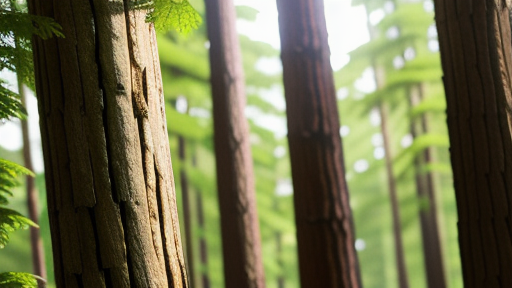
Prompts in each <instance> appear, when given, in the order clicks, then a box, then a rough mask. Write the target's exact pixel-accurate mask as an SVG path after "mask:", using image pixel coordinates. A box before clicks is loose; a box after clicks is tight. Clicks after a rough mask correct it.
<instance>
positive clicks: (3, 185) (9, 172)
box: [0, 159, 37, 248]
mask: <svg viewBox="0 0 512 288" xmlns="http://www.w3.org/2000/svg"><path fill="white" fill-rule="evenodd" d="M20 175H31V176H33V173H32V172H31V171H29V170H27V169H25V168H24V167H22V166H19V165H17V164H15V163H12V162H9V161H7V160H4V159H0V205H7V204H8V200H7V196H12V192H11V191H10V190H11V189H12V188H13V187H16V186H18V185H19V181H18V176H20ZM29 226H37V225H36V224H35V223H34V222H32V221H30V219H28V218H26V217H24V216H22V215H21V214H20V213H18V212H16V211H14V210H11V209H7V208H4V207H1V206H0V248H3V247H5V245H6V244H7V242H8V241H9V235H8V233H9V232H12V231H15V230H18V229H26V228H28V227H29Z"/></svg>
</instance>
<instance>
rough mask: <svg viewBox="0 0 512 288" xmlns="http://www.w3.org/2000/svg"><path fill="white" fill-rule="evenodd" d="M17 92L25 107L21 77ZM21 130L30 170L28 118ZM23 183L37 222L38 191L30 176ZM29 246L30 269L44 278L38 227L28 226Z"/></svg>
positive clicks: (31, 212) (31, 169) (25, 162)
mask: <svg viewBox="0 0 512 288" xmlns="http://www.w3.org/2000/svg"><path fill="white" fill-rule="evenodd" d="M18 93H19V95H20V97H21V103H22V104H23V106H24V107H27V101H26V95H25V89H24V85H23V82H22V79H21V77H18ZM21 132H22V136H23V161H24V166H25V168H27V169H29V170H30V171H34V165H33V164H32V153H31V150H30V149H31V148H30V147H31V145H30V136H29V126H28V120H27V119H25V120H22V121H21ZM25 179H26V181H25V184H26V186H27V206H28V215H29V218H30V220H32V221H33V222H34V223H36V224H38V223H39V211H38V208H37V206H38V205H37V204H38V203H39V200H38V193H37V189H36V183H35V179H34V177H32V176H27V177H25ZM30 247H31V250H32V267H33V268H32V271H33V272H34V274H35V275H39V276H41V277H42V278H44V279H47V277H46V265H45V263H44V249H43V241H42V239H41V235H40V231H39V228H36V227H30ZM38 286H39V287H44V284H43V283H42V282H38Z"/></svg>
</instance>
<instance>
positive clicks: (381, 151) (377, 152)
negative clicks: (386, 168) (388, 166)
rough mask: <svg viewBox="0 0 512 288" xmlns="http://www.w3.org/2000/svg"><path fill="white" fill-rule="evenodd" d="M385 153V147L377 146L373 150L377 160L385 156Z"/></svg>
mask: <svg viewBox="0 0 512 288" xmlns="http://www.w3.org/2000/svg"><path fill="white" fill-rule="evenodd" d="M385 155H386V151H385V150H384V147H377V148H375V149H374V150H373V157H374V158H375V159H377V160H380V159H382V158H384V156H385Z"/></svg>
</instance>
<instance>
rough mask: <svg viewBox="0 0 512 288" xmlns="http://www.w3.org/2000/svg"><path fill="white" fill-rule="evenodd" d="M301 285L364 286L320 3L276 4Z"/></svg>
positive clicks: (303, 0) (314, 0) (315, 0)
mask: <svg viewBox="0 0 512 288" xmlns="http://www.w3.org/2000/svg"><path fill="white" fill-rule="evenodd" d="M277 8H278V11H279V28H280V35H281V36H280V37H281V51H282V52H281V59H282V62H283V78H284V79H283V80H284V88H285V95H286V105H287V111H286V114H287V118H288V143H289V148H290V159H291V168H292V179H293V187H294V205H295V222H296V227H297V244H298V258H299V271H300V281H301V286H302V287H303V288H309V287H360V286H361V283H360V273H359V267H358V260H357V254H356V251H355V248H354V242H355V239H354V238H355V236H354V232H353V230H354V229H353V220H352V213H351V210H350V206H349V195H348V189H347V183H346V181H345V177H344V173H345V169H344V163H343V151H342V148H341V137H340V134H339V129H340V124H339V118H338V109H337V102H336V95H335V89H334V80H333V76H332V68H331V65H330V59H329V56H330V52H329V46H328V44H327V30H326V26H325V16H324V6H323V1H320V0H278V1H277Z"/></svg>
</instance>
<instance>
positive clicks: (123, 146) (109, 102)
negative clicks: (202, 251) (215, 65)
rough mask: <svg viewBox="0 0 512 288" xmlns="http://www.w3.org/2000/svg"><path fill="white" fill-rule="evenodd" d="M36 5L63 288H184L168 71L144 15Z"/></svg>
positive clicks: (67, 2)
mask: <svg viewBox="0 0 512 288" xmlns="http://www.w3.org/2000/svg"><path fill="white" fill-rule="evenodd" d="M128 3H129V2H128V1H126V2H123V1H121V0H114V1H106V0H91V1H83V0H80V1H75V0H64V1H33V0H32V1H29V11H30V13H31V14H35V15H43V16H49V17H54V18H55V19H56V21H57V22H58V23H60V24H61V25H62V27H63V32H64V35H65V37H66V38H63V39H62V38H61V39H58V40H57V39H50V40H46V41H43V40H41V39H34V41H33V50H34V58H35V72H36V87H37V94H38V97H39V115H40V126H41V134H42V143H43V155H44V160H45V176H46V187H47V195H48V211H49V218H50V228H51V235H52V244H53V254H54V270H55V274H56V275H55V279H56V283H57V286H58V287H187V286H188V285H187V273H186V270H185V261H184V258H183V254H182V247H181V238H180V232H179V222H178V216H177V211H176V197H175V191H174V180H173V174H172V168H171V159H170V153H169V145H168V136H167V127H166V123H165V115H164V114H165V111H164V100H163V92H162V83H161V76H160V65H159V60H158V53H157V48H156V38H155V32H154V29H153V26H152V25H151V24H148V23H146V22H145V14H146V13H145V12H146V11H144V10H132V9H129V7H128V5H129V4H128Z"/></svg>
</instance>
